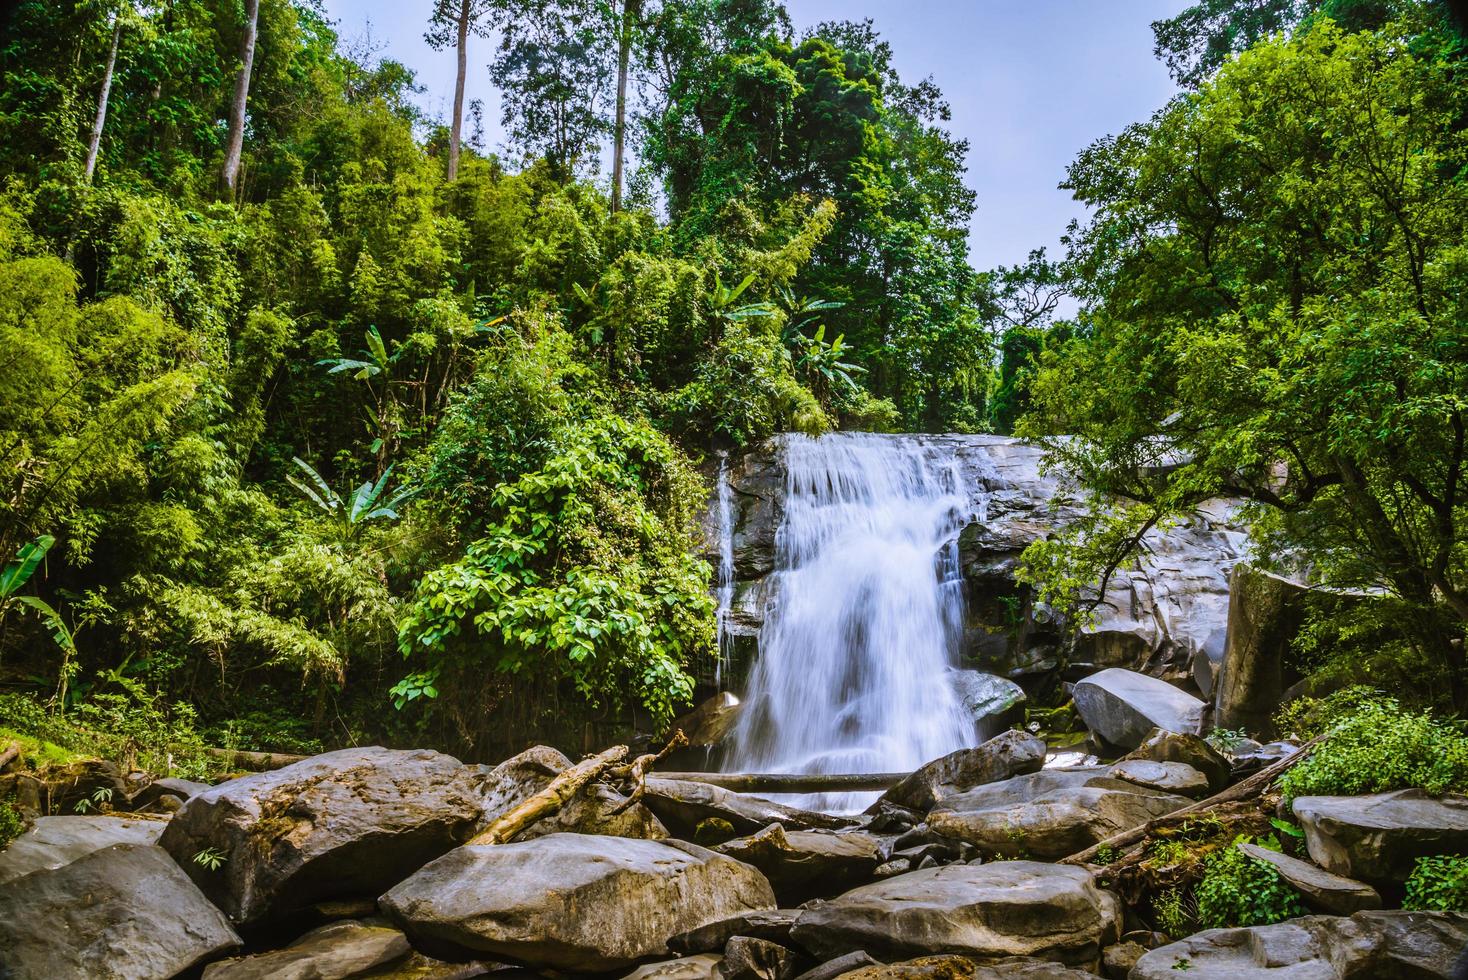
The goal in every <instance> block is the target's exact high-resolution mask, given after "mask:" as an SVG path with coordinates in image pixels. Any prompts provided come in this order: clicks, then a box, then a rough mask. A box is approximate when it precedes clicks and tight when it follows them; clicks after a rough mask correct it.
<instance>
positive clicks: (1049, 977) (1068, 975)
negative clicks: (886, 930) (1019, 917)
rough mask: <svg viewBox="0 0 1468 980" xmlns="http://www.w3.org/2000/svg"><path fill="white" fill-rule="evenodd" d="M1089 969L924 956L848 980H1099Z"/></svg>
mask: <svg viewBox="0 0 1468 980" xmlns="http://www.w3.org/2000/svg"><path fill="white" fill-rule="evenodd" d="M1095 976H1096V975H1095V974H1094V973H1091V972H1089V971H1085V970H1072V969H1071V968H1070V967H1067V966H1061V965H1060V964H1059V963H1052V962H1050V961H1049V960H1037V959H1035V958H1034V957H1030V956H1006V957H1003V958H1001V959H997V960H985V961H982V962H981V961H977V960H973V959H970V958H969V957H967V956H953V955H940V956H920V957H918V958H917V959H913V960H905V961H903V962H901V963H883V964H877V965H875V966H869V967H866V968H864V969H861V970H854V971H852V972H850V973H843V974H842V977H843V978H845V980H1095Z"/></svg>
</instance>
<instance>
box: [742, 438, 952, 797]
mask: <svg viewBox="0 0 1468 980" xmlns="http://www.w3.org/2000/svg"><path fill="white" fill-rule="evenodd" d="M786 454H787V459H786V468H787V475H786V497H785V513H784V517H783V519H782V521H781V524H780V527H779V530H778V532H777V534H776V538H775V570H774V572H773V573H772V574H773V575H775V576H776V579H777V580H776V582H775V587H774V595H775V599H774V601H773V602H772V603H771V608H769V609H768V610H767V612H766V617H765V622H764V625H763V627H762V628H761V630H760V636H759V650H760V653H759V659H758V660H757V662H756V664H755V667H754V671H753V673H752V675H751V678H750V682H749V690H748V692H747V694H746V696H745V703H746V708H745V711H744V713H743V715H742V717H741V719H740V724H739V728H738V730H737V731H736V733H735V741H734V752H733V758H732V765H733V766H734V767H735V768H737V769H738V770H740V771H744V772H783V773H839V772H851V773H859V772H906V771H911V770H913V769H915V768H917V767H918V766H920V765H922V764H923V763H924V762H927V761H929V760H931V759H935V758H938V757H939V756H942V755H944V754H946V753H948V752H951V751H953V750H954V749H958V748H962V747H964V746H968V745H973V744H974V743H975V740H976V734H975V727H974V724H973V722H972V720H971V719H969V718H967V717H966V716H965V715H964V713H963V709H962V706H961V704H960V702H959V700H958V698H957V696H956V694H955V692H954V690H953V688H952V686H951V684H950V682H949V679H948V677H947V671H948V669H949V668H950V667H951V666H952V665H953V664H954V663H955V661H956V659H957V650H958V646H959V640H960V637H961V635H962V634H961V631H962V627H963V590H962V581H961V573H960V569H959V562H958V534H959V532H960V531H961V530H962V529H963V527H964V526H965V525H966V524H967V523H968V522H969V521H970V520H972V519H973V517H974V511H975V506H976V504H975V499H974V497H971V496H970V494H969V493H968V492H966V490H965V487H964V485H963V481H962V479H961V478H960V475H959V471H958V467H957V464H956V462H955V461H954V460H953V458H952V456H951V455H947V454H941V453H937V452H935V451H934V450H933V448H931V447H929V446H926V445H925V444H924V442H923V440H921V439H918V438H894V437H891V436H874V435H868V434H863V433H837V434H833V435H827V436H822V437H820V438H817V439H812V438H809V437H806V436H791V437H789V440H788V442H787V444H786ZM975 496H976V494H975ZM871 798H872V797H871V796H870V795H868V794H842V795H835V794H826V795H824V796H821V797H808V798H805V799H801V800H797V801H795V802H797V803H799V804H800V805H804V806H809V807H815V808H821V809H827V810H853V809H859V808H860V807H862V806H864V805H866V803H867V802H869V801H870V799H871Z"/></svg>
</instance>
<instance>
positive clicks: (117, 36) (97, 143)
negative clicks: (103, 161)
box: [86, 8, 123, 184]
mask: <svg viewBox="0 0 1468 980" xmlns="http://www.w3.org/2000/svg"><path fill="white" fill-rule="evenodd" d="M122 25H123V10H122V8H119V9H117V10H114V11H113V12H112V46H111V47H110V48H109V49H108V51H107V64H106V66H105V67H104V68H103V69H102V91H101V92H99V93H98V94H97V118H96V119H95V120H94V121H93V122H92V136H91V139H89V140H88V141H87V163H86V179H87V183H89V184H90V183H91V182H92V174H93V173H94V172H95V171H96V169H97V152H98V150H100V149H101V147H102V130H103V128H104V127H106V125H107V103H108V102H109V101H110V100H111V98H112V76H113V73H114V72H115V71H116V69H117V49H118V46H119V45H120V44H121V43H122Z"/></svg>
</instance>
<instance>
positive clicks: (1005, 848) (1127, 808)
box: [928, 767, 1191, 860]
mask: <svg viewBox="0 0 1468 980" xmlns="http://www.w3.org/2000/svg"><path fill="white" fill-rule="evenodd" d="M1190 802H1191V801H1189V800H1188V799H1186V798H1185V797H1182V796H1176V795H1173V794H1171V793H1162V792H1159V791H1157V790H1153V789H1147V788H1145V787H1142V786H1138V785H1136V784H1134V783H1129V782H1124V781H1122V780H1120V779H1115V778H1113V777H1112V776H1110V775H1108V774H1107V771H1106V770H1105V769H1102V768H1099V767H1086V768H1079V769H1069V770H1067V769H1046V770H1042V771H1041V772H1037V773H1031V774H1029V775H1025V776H1016V777H1014V778H1013V779H1008V780H1005V781H1004V782H1001V783H991V784H989V785H988V786H980V787H978V788H977V789H972V790H969V791H968V792H967V793H960V794H958V795H957V796H952V797H949V798H948V799H946V800H944V801H943V802H942V803H940V804H938V806H936V807H934V808H933V809H932V810H931V811H930V812H929V813H928V827H929V828H930V829H931V830H932V831H933V832H935V833H937V834H941V835H943V836H944V837H949V838H952V839H954V840H960V841H966V842H968V843H970V844H973V845H975V846H977V847H979V848H980V849H981V850H983V851H985V852H987V853H989V854H997V855H1003V856H1005V857H1029V858H1037V859H1042V860H1054V859H1058V858H1063V857H1067V856H1069V855H1071V854H1075V853H1076V852H1078V851H1083V850H1085V849H1086V848H1088V847H1090V846H1091V845H1092V844H1096V843H1099V842H1101V841H1103V840H1105V839H1106V838H1108V837H1110V836H1112V835H1113V834H1119V833H1121V832H1123V831H1126V830H1131V829H1132V828H1133V827H1140V826H1141V825H1142V824H1144V823H1146V822H1147V821H1149V820H1155V819H1156V818H1158V817H1161V816H1165V815H1166V814H1169V813H1171V812H1173V811H1174V810H1179V809H1182V808H1183V807H1185V806H1187V805H1188V804H1189V803H1190Z"/></svg>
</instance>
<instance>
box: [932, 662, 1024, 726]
mask: <svg viewBox="0 0 1468 980" xmlns="http://www.w3.org/2000/svg"><path fill="white" fill-rule="evenodd" d="M948 680H949V683H950V684H951V685H952V687H953V691H954V693H955V694H957V695H958V701H959V703H960V704H962V705H963V710H964V714H966V715H968V717H970V718H972V719H973V722H974V727H975V729H976V730H977V731H978V732H979V734H980V736H981V737H982V736H985V735H988V734H989V733H990V732H992V731H995V730H996V729H998V728H1003V727H1007V726H1008V725H1009V724H1010V723H1011V722H1016V721H1019V720H1020V717H1021V716H1022V715H1023V714H1024V704H1025V701H1026V700H1027V699H1028V696H1027V695H1026V694H1025V689H1024V688H1022V687H1020V686H1019V685H1018V684H1016V683H1015V682H1014V681H1011V680H1007V679H1005V678H1003V677H999V676H997V675H995V674H986V673H984V672H983V671H981V670H950V671H949V672H948Z"/></svg>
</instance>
